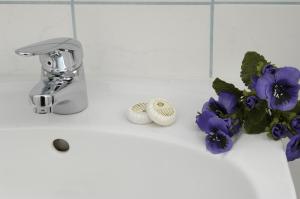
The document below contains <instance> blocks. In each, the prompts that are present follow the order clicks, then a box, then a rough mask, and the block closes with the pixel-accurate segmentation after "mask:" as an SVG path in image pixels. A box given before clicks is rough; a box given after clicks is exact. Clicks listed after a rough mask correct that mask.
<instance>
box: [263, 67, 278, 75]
mask: <svg viewBox="0 0 300 199" xmlns="http://www.w3.org/2000/svg"><path fill="white" fill-rule="evenodd" d="M276 70H277V69H276V68H275V66H273V65H272V64H268V65H266V66H265V67H264V68H263V71H262V74H266V73H268V74H272V75H274V74H275V73H276Z"/></svg>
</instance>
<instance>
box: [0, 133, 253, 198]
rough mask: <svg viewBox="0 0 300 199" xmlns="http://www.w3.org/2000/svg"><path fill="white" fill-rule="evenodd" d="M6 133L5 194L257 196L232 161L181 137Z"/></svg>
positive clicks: (1, 148) (0, 168)
mask: <svg viewBox="0 0 300 199" xmlns="http://www.w3.org/2000/svg"><path fill="white" fill-rule="evenodd" d="M1 135H2V137H1V139H0V156H1V164H0V176H1V177H0V198H6V199H19V198H20V199H27V198H28V199H29V198H30V199H48V198H49V199H50V198H51V199H77V198H78V199H79V198H80V199H86V198H89V199H96V198H97V199H98V198H105V199H118V198H120V199H154V198H155V199H182V198H189V199H199V198H206V199H218V198H228V199H229V198H230V199H241V198H243V199H248V198H249V199H254V198H256V192H255V188H254V187H253V186H252V184H251V181H250V180H249V179H248V178H247V176H246V175H245V173H244V172H243V171H242V170H240V169H239V168H238V167H237V166H236V165H234V164H233V163H232V162H229V161H227V160H222V162H220V160H218V159H216V158H214V157H213V156H209V155H208V154H205V153H203V152H201V151H199V149H197V148H195V149H193V148H192V147H187V146H184V145H183V144H180V143H176V142H174V143H168V142H165V141H161V140H157V139H150V138H143V137H141V136H133V135H120V134H114V133H105V132H96V131H80V130H61V129H52V130H45V129H44V130H43V129H40V130H34V129H30V130H25V131H24V130H22V131H18V130H14V131H12V130H7V131H2V132H1ZM56 138H63V139H65V140H66V141H67V142H68V143H69V146H70V149H69V151H67V152H60V151H57V150H56V149H55V148H54V147H53V145H52V142H53V140H55V139H56ZM237 187H238V189H237Z"/></svg>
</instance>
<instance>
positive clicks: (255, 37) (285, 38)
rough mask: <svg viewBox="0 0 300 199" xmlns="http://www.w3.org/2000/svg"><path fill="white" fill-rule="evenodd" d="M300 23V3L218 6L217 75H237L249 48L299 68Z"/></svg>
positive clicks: (230, 76) (233, 77)
mask: <svg viewBox="0 0 300 199" xmlns="http://www.w3.org/2000/svg"><path fill="white" fill-rule="evenodd" d="M299 22H300V5H216V6H215V34H214V73H213V74H214V76H215V77H223V78H225V79H229V80H230V79H235V78H237V77H238V74H239V72H240V65H241V62H242V58H243V56H244V53H245V52H246V51H248V50H253V51H257V52H260V53H261V54H263V55H264V56H265V58H266V59H269V60H271V61H272V62H273V63H274V64H276V65H278V66H285V65H286V66H298V67H299V68H300V56H299V55H300V36H299V35H300V27H299ZM228 71H231V72H228Z"/></svg>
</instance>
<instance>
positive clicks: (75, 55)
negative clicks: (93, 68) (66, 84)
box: [15, 38, 83, 73]
mask: <svg viewBox="0 0 300 199" xmlns="http://www.w3.org/2000/svg"><path fill="white" fill-rule="evenodd" d="M15 53H16V54H18V55H21V56H27V57H28V56H35V55H39V57H40V61H41V63H42V67H43V68H44V69H45V70H46V71H48V72H50V73H61V72H66V71H71V72H72V71H74V70H76V69H77V68H79V67H80V66H81V65H82V57H83V52H82V46H81V43H80V42H79V41H78V40H75V39H72V38H55V39H49V40H46V41H41V42H38V43H34V44H31V45H29V46H25V47H22V48H19V49H17V50H16V51H15Z"/></svg>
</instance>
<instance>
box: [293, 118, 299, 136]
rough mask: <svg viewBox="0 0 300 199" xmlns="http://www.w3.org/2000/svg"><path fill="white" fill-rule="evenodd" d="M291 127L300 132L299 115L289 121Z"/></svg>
mask: <svg viewBox="0 0 300 199" xmlns="http://www.w3.org/2000/svg"><path fill="white" fill-rule="evenodd" d="M291 127H292V128H293V129H294V130H295V131H296V132H297V133H300V116H299V115H298V116H296V117H294V118H293V119H292V121H291Z"/></svg>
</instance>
